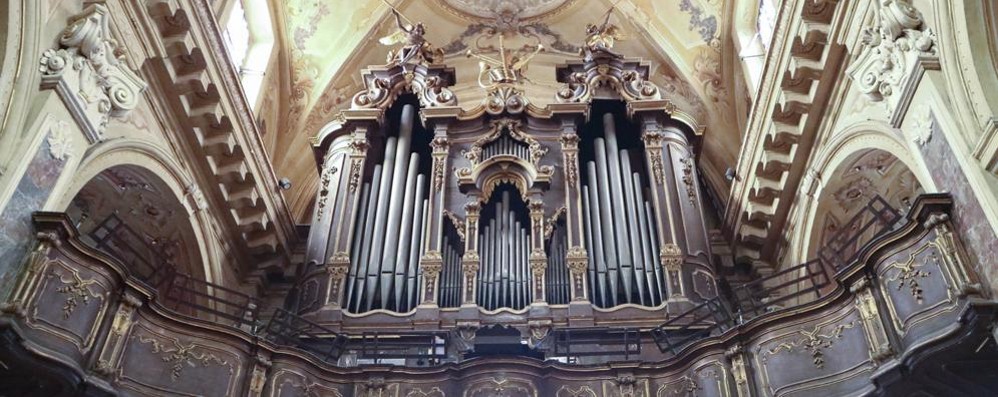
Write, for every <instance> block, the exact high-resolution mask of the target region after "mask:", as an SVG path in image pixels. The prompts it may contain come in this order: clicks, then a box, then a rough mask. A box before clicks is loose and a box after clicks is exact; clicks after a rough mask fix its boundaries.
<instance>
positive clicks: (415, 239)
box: [399, 174, 429, 309]
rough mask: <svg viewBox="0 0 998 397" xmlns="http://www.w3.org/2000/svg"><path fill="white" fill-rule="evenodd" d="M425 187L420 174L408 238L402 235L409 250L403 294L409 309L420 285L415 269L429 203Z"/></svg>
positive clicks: (416, 296) (424, 179)
mask: <svg viewBox="0 0 998 397" xmlns="http://www.w3.org/2000/svg"><path fill="white" fill-rule="evenodd" d="M425 189H426V176H425V175H422V174H420V175H419V176H417V177H416V193H415V195H416V208H414V209H413V211H414V214H413V215H412V218H411V219H412V221H411V222H412V226H411V229H409V230H410V231H409V233H408V234H409V236H408V237H409V238H408V239H407V238H405V236H403V237H402V243H403V244H405V241H406V240H408V241H409V246H408V247H406V250H407V251H409V252H408V254H409V258H408V266H407V267H406V271H405V273H406V289H405V292H406V294H405V295H406V297H407V301H408V305H407V308H410V309H411V308H412V307H413V305H414V304H416V302H415V300H416V299H418V297H419V292H418V291H416V289H417V288H418V286H419V285H420V283H419V282H418V280H417V278H418V275H419V270H418V269H417V267H418V265H419V257H420V256H422V255H423V252H422V250H421V249H420V248H421V247H422V246H423V245H422V244H420V242H421V241H423V230H424V229H425V228H426V218H425V215H424V214H425V212H424V208H425V207H426V206H428V205H429V202H428V201H427V200H424V199H423V195H424V194H425V192H424V190H425ZM402 226H403V227H407V228H408V226H407V224H405V223H403V224H402ZM401 252H402V251H399V255H401ZM403 258H404V257H403ZM399 262H400V263H406V262H404V259H399Z"/></svg>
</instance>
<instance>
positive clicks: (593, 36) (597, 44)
mask: <svg viewBox="0 0 998 397" xmlns="http://www.w3.org/2000/svg"><path fill="white" fill-rule="evenodd" d="M614 7H615V6H611V7H610V9H609V10H606V14H605V15H606V16H605V17H604V18H603V23H602V24H600V25H596V24H592V23H590V24H587V25H586V45H585V46H583V48H582V52H583V54H582V55H585V60H586V61H587V62H588V61H591V60H592V59H593V55H594V54H596V53H603V54H607V55H610V56H612V57H614V58H622V57H623V56H622V55H620V54H618V53H616V52H614V51H613V50H611V49H612V48H613V43H614V42H616V41H617V40H623V39H624V37H625V36H624V32H623V30H621V29H620V27H618V26H617V25H614V24H612V23H610V14H612V13H613V8H614Z"/></svg>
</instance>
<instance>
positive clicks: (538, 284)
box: [527, 195, 548, 305]
mask: <svg viewBox="0 0 998 397" xmlns="http://www.w3.org/2000/svg"><path fill="white" fill-rule="evenodd" d="M538 196H539V195H538ZM527 207H528V208H529V209H530V230H531V231H530V247H531V249H530V259H529V260H530V276H531V277H530V285H531V291H533V292H532V293H533V295H534V299H533V303H532V304H537V305H547V297H546V296H544V292H545V285H544V272H545V270H547V267H548V258H547V255H545V254H544V202H543V201H541V200H540V197H537V198H531V199H530V202H528V203H527Z"/></svg>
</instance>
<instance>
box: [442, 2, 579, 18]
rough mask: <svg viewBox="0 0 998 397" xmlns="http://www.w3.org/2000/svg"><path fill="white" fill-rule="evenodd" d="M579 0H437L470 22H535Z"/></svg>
mask: <svg viewBox="0 0 998 397" xmlns="http://www.w3.org/2000/svg"><path fill="white" fill-rule="evenodd" d="M577 1H578V0H437V4H439V5H440V6H441V7H443V8H444V9H445V10H447V11H448V12H450V13H451V14H453V15H455V16H457V17H459V18H461V19H464V20H466V21H470V22H485V21H505V20H517V21H519V22H533V21H539V20H543V19H547V18H550V17H552V16H555V15H558V14H560V13H562V12H564V11H565V10H567V9H568V8H569V7H570V6H571V5H572V4H574V3H576V2H577Z"/></svg>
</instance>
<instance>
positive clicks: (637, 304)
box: [296, 57, 717, 337]
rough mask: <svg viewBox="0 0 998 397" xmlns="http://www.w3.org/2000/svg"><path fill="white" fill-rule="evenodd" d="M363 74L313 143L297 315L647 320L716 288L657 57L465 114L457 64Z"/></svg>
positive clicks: (502, 98)
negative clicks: (540, 100) (313, 175)
mask: <svg viewBox="0 0 998 397" xmlns="http://www.w3.org/2000/svg"><path fill="white" fill-rule="evenodd" d="M365 73H366V74H365V76H364V81H365V84H366V87H367V88H365V89H364V90H363V91H361V92H359V93H358V94H357V95H355V96H354V98H353V102H352V107H351V109H349V110H346V111H344V112H343V118H342V119H340V120H339V121H337V122H336V123H333V124H332V125H330V126H329V127H327V128H326V129H324V130H323V132H321V133H320V134H319V136H317V137H316V141H315V142H316V154H317V158H321V159H322V165H321V167H320V175H321V177H320V187H319V194H318V195H317V201H316V210H315V218H314V220H313V224H312V226H311V230H310V237H309V246H308V248H307V254H306V256H307V260H308V261H309V262H311V263H314V265H315V266H313V267H311V268H312V269H313V270H311V271H310V272H309V273H308V274H306V275H305V276H304V277H303V278H302V281H300V282H299V286H298V287H297V288H296V290H299V291H301V293H300V296H301V297H300V299H298V300H297V301H298V302H301V303H300V305H299V306H300V307H299V308H298V311H299V313H304V314H307V313H325V314H321V315H320V316H319V317H317V318H323V319H326V320H325V321H327V323H325V324H326V325H329V326H332V327H351V328H352V329H366V328H365V327H374V328H377V327H382V326H388V325H387V324H394V325H392V326H402V327H409V328H411V329H426V328H427V327H428V328H430V329H437V328H444V329H458V328H461V329H466V328H468V327H471V328H477V327H480V326H482V325H483V324H490V323H496V322H501V323H509V324H510V325H516V326H519V327H523V328H524V329H526V328H527V327H528V326H529V327H532V328H531V329H535V330H536V329H538V327H540V328H539V329H543V327H545V325H544V324H548V325H546V327H548V328H550V324H555V323H558V324H581V325H583V326H585V325H589V326H593V325H600V324H613V323H615V322H619V321H624V320H623V319H626V321H627V322H628V324H631V326H633V325H635V324H637V325H638V326H641V324H647V325H649V326H654V325H657V324H659V322H660V321H661V320H662V319H663V318H664V317H665V316H667V313H677V312H681V311H683V310H687V309H689V308H692V307H693V306H695V305H696V304H697V303H698V302H702V301H703V300H705V299H709V298H711V297H713V296H716V294H717V288H716V282H715V275H714V270H713V267H712V264H711V254H710V251H709V249H708V239H707V224H706V222H705V221H704V216H703V214H704V211H705V209H704V205H705V204H706V202H705V201H704V200H702V199H701V193H700V186H699V179H698V177H697V170H696V166H695V156H696V152H695V150H694V147H695V146H694V145H695V144H696V143H697V142H698V140H699V137H698V135H697V129H696V128H693V126H691V125H689V123H688V122H687V121H684V120H687V119H686V118H683V117H679V116H682V115H681V114H673V112H676V109H675V108H674V107H673V106H672V105H671V103H670V102H669V101H668V100H666V99H664V98H662V97H661V93H660V92H659V91H657V88H656V87H654V85H653V84H651V83H650V82H648V81H647V80H644V79H645V78H646V77H647V74H648V69H647V66H645V65H643V64H641V63H640V62H636V61H629V60H626V59H621V58H615V57H595V58H593V59H589V60H586V61H585V62H575V63H569V64H567V65H566V66H562V67H561V69H559V72H558V78H559V80H560V81H562V82H564V83H565V84H566V86H565V87H566V88H565V89H564V90H562V91H559V93H558V97H557V98H556V101H555V102H556V103H553V104H550V105H547V106H546V107H537V106H534V105H532V104H530V103H529V101H528V100H527V98H526V97H525V96H523V95H522V92H520V91H518V90H519V89H520V88H519V86H517V85H515V82H509V81H505V80H504V81H501V82H496V83H495V84H496V86H495V87H493V88H490V91H489V94H488V96H487V98H486V101H485V102H483V103H482V104H481V105H479V106H478V107H472V108H470V109H469V108H468V107H467V106H457V99H456V97H454V96H453V93H452V92H450V91H449V89H448V88H447V87H448V86H449V85H450V84H452V82H453V79H454V71H453V69H449V68H447V67H444V66H439V65H424V64H418V65H413V64H405V65H397V64H393V65H389V66H384V67H372V68H370V69H367V70H365ZM594 79H599V80H600V82H599V83H598V84H597V83H595V81H596V80H594ZM322 269H325V271H324V272H323V271H322ZM510 322H511V323H510ZM462 327H463V328H462ZM532 332H533V331H532ZM536 335H541V336H542V335H543V332H541V333H536ZM541 336H538V337H541Z"/></svg>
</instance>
